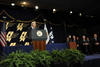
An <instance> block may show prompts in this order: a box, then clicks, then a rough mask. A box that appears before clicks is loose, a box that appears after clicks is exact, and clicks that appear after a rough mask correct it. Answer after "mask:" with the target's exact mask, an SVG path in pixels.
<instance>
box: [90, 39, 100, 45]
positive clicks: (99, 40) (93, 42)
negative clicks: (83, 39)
mask: <svg viewBox="0 0 100 67" xmlns="http://www.w3.org/2000/svg"><path fill="white" fill-rule="evenodd" d="M97 42H99V43H100V39H99V38H97V40H95V39H94V38H93V39H92V40H91V44H92V46H96V43H97Z"/></svg>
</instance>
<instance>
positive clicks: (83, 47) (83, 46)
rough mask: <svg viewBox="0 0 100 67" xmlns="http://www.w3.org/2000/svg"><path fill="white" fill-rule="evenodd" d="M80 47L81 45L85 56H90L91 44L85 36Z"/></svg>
mask: <svg viewBox="0 0 100 67" xmlns="http://www.w3.org/2000/svg"><path fill="white" fill-rule="evenodd" d="M80 45H81V51H82V52H83V53H84V54H88V53H89V50H88V47H89V42H88V40H87V38H86V36H85V35H83V36H82V39H81V40H80Z"/></svg>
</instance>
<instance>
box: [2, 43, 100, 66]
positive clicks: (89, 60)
mask: <svg viewBox="0 0 100 67" xmlns="http://www.w3.org/2000/svg"><path fill="white" fill-rule="evenodd" d="M66 48H68V46H67V44H66V43H56V44H48V45H47V50H48V51H52V50H62V49H66ZM16 50H22V51H25V52H30V51H32V50H33V45H29V46H14V47H10V46H8V47H5V48H4V49H3V52H4V53H5V54H6V55H8V54H9V53H11V52H13V51H16ZM81 67H100V54H92V55H88V56H85V58H84V63H83V64H82V65H81Z"/></svg>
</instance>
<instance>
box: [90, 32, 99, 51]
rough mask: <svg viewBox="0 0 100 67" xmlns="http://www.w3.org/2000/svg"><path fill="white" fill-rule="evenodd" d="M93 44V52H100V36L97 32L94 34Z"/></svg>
mask: <svg viewBox="0 0 100 67" xmlns="http://www.w3.org/2000/svg"><path fill="white" fill-rule="evenodd" d="M91 44H92V53H99V52H100V38H99V37H98V35H97V34H96V33H95V34H94V35H93V38H92V40H91Z"/></svg>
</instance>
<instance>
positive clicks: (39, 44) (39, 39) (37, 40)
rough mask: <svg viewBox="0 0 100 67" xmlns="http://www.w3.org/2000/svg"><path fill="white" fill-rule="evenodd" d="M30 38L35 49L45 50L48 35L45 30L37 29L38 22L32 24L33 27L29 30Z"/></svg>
mask: <svg viewBox="0 0 100 67" xmlns="http://www.w3.org/2000/svg"><path fill="white" fill-rule="evenodd" d="M28 37H29V39H30V40H31V42H32V44H33V49H34V50H36V49H38V50H45V49H46V39H47V34H46V31H45V30H42V29H41V30H40V29H39V28H38V27H37V24H36V21H33V22H32V23H31V27H30V28H29V30H28Z"/></svg>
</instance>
